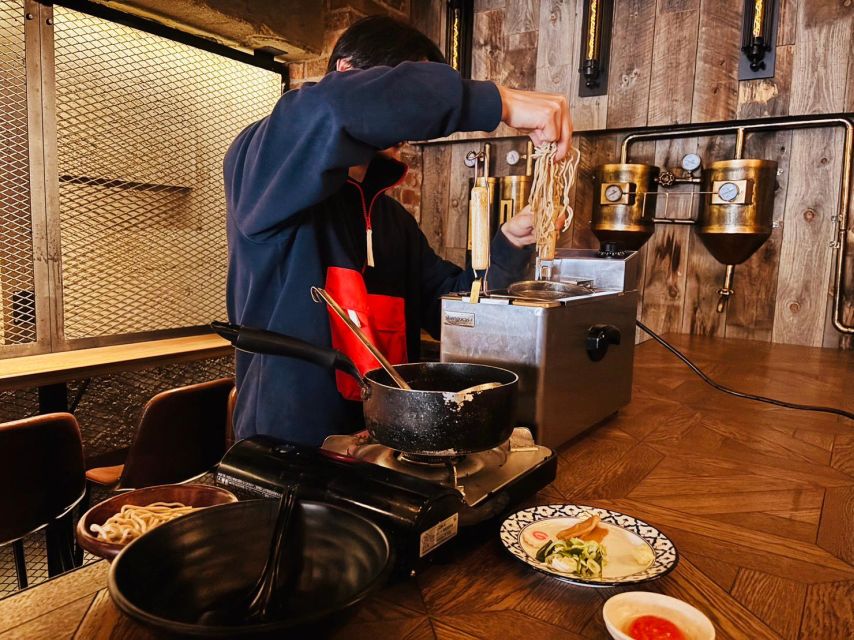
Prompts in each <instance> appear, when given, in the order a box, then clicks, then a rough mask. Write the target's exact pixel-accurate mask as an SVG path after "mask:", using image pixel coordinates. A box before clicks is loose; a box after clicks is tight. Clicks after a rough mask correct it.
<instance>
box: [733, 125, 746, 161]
mask: <svg viewBox="0 0 854 640" xmlns="http://www.w3.org/2000/svg"><path fill="white" fill-rule="evenodd" d="M742 158H744V127H739V128H738V129H736V131H735V159H736V160H741V159H742Z"/></svg>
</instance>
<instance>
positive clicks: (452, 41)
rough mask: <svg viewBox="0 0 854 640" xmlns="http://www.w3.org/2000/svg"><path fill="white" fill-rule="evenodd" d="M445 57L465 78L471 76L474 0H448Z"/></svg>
mask: <svg viewBox="0 0 854 640" xmlns="http://www.w3.org/2000/svg"><path fill="white" fill-rule="evenodd" d="M447 1H448V4H447V14H446V15H447V18H446V20H445V59H446V60H447V62H448V64H449V65H451V67H452V68H454V69H456V70H457V71H459V72H460V75H462V77H463V78H471V49H472V26H473V23H474V0H447Z"/></svg>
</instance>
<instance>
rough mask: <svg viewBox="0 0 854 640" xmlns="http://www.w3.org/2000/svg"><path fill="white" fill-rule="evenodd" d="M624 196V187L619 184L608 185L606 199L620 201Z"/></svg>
mask: <svg viewBox="0 0 854 640" xmlns="http://www.w3.org/2000/svg"><path fill="white" fill-rule="evenodd" d="M622 197H623V189H622V188H621V187H620V185H618V184H612V185H608V187H606V188H605V199H606V200H607V201H608V202H618V201H619V200H620V198H622Z"/></svg>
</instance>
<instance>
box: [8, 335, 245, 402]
mask: <svg viewBox="0 0 854 640" xmlns="http://www.w3.org/2000/svg"><path fill="white" fill-rule="evenodd" d="M233 350H234V347H232V346H231V343H229V342H228V341H227V340H225V339H223V338H220V337H219V336H218V335H216V334H213V333H208V334H203V335H198V336H184V337H181V338H166V339H163V340H148V341H145V342H132V343H130V344H117V345H111V346H108V347H94V348H91V349H77V350H74V351H59V352H56V353H43V354H39V355H35V356H21V357H18V358H3V359H0V390H6V389H22V388H27V387H35V386H41V385H45V384H54V383H57V382H64V381H66V380H72V379H74V378H89V377H94V376H103V375H107V374H110V373H115V372H116V371H128V370H131V369H141V368H144V367H151V366H157V365H160V364H166V363H173V362H186V361H189V360H202V359H204V358H215V357H217V356H225V355H228V354H230V353H231V352H232V351H233Z"/></svg>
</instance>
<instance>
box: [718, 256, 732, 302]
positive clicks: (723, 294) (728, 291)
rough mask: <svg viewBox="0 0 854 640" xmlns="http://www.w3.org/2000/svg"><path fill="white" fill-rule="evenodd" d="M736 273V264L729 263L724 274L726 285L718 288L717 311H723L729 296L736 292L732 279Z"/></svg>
mask: <svg viewBox="0 0 854 640" xmlns="http://www.w3.org/2000/svg"><path fill="white" fill-rule="evenodd" d="M734 275H735V265H734V264H728V265H727V266H726V274H724V286H723V287H721V288H720V289H718V295H719V296H720V298H718V306H717V309H716V311H717V312H718V313H723V312H724V309H726V305H727V302H729V298H730V296H731V295H732V294H734V293H735V291H733V288H732V279H733V276H734Z"/></svg>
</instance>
